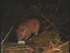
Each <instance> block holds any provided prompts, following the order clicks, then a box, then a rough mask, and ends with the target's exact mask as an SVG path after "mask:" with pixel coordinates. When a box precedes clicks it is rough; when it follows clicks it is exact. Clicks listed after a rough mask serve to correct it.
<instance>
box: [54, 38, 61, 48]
mask: <svg viewBox="0 0 70 53" xmlns="http://www.w3.org/2000/svg"><path fill="white" fill-rule="evenodd" d="M61 38H62V37H60V39H61ZM60 39H59V40H58V41H57V42H56V44H55V46H54V48H55V47H56V46H57V44H58V43H59V41H60Z"/></svg>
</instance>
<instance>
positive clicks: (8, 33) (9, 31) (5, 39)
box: [1, 26, 13, 44]
mask: <svg viewBox="0 0 70 53" xmlns="http://www.w3.org/2000/svg"><path fill="white" fill-rule="evenodd" d="M12 29H13V26H12V27H11V28H10V30H9V32H8V33H7V35H6V37H5V38H4V39H3V41H2V42H1V44H3V43H4V41H5V40H6V38H7V37H8V35H9V34H10V32H11V30H12Z"/></svg>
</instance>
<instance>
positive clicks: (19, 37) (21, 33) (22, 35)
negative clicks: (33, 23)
mask: <svg viewBox="0 0 70 53" xmlns="http://www.w3.org/2000/svg"><path fill="white" fill-rule="evenodd" d="M25 34H26V32H25V30H24V29H21V28H18V29H17V30H16V37H17V40H23V39H24V38H25Z"/></svg>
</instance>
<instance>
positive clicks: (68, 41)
mask: <svg viewBox="0 0 70 53" xmlns="http://www.w3.org/2000/svg"><path fill="white" fill-rule="evenodd" d="M67 43H69V41H68V42H66V43H64V44H62V45H60V46H59V47H58V48H61V47H62V46H64V45H66V44H67Z"/></svg>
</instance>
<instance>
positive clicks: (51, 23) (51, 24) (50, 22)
mask: <svg viewBox="0 0 70 53" xmlns="http://www.w3.org/2000/svg"><path fill="white" fill-rule="evenodd" d="M41 15H42V17H43V18H45V19H46V20H47V21H48V22H49V23H50V24H51V25H52V26H53V27H54V28H55V29H57V28H56V27H55V26H54V25H53V24H52V23H51V22H50V21H49V20H48V19H47V18H46V17H45V16H44V15H43V14H41Z"/></svg>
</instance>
